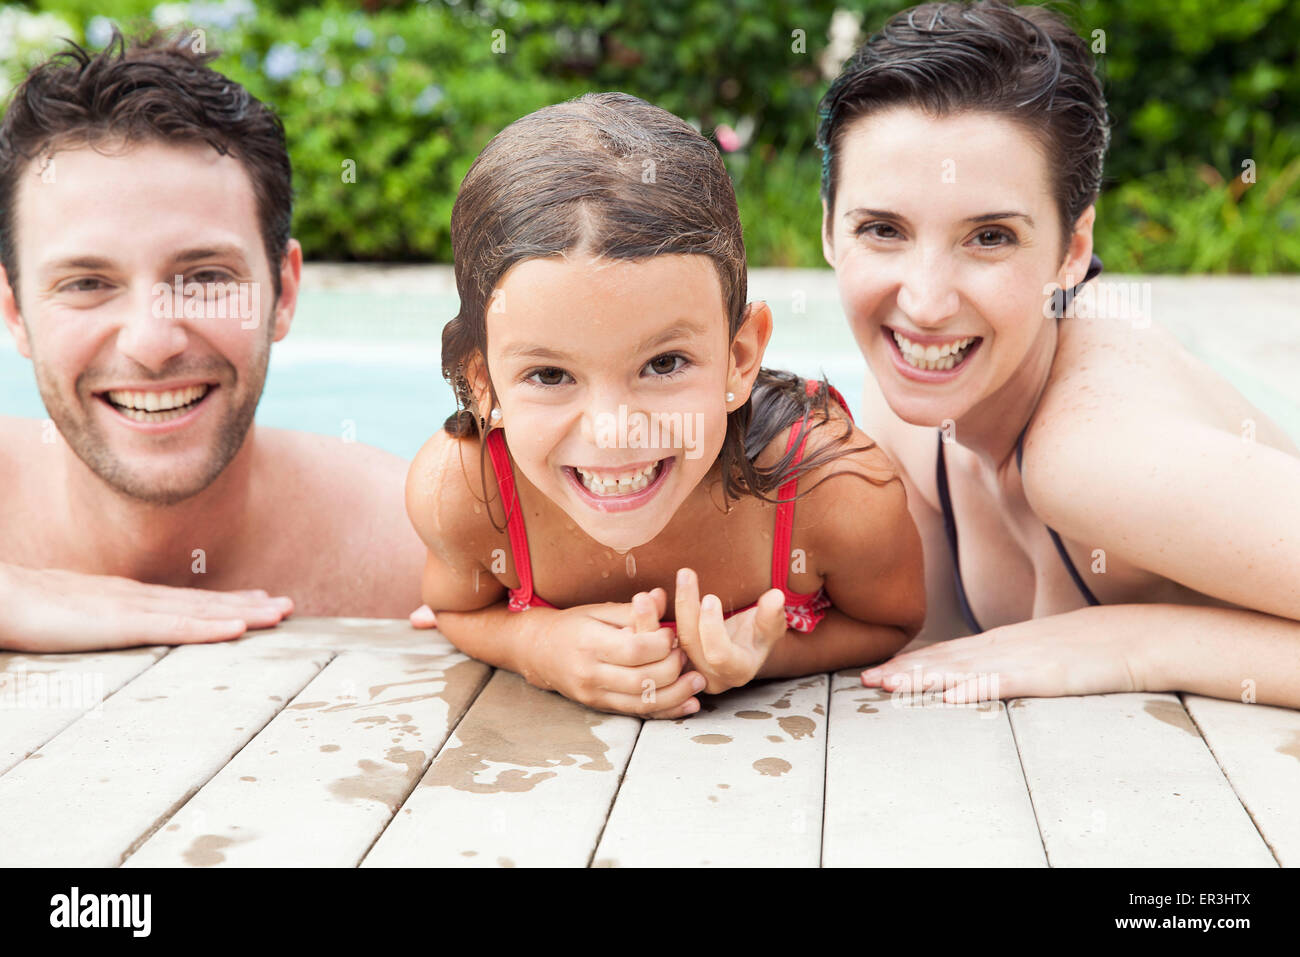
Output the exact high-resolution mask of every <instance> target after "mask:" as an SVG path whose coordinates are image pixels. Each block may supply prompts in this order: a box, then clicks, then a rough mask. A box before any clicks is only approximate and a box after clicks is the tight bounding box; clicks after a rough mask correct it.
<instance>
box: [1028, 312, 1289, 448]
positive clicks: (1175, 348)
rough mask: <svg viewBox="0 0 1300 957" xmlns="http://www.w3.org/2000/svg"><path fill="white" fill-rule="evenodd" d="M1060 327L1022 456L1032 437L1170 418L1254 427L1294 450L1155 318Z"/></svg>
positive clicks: (1156, 423) (1132, 428)
mask: <svg viewBox="0 0 1300 957" xmlns="http://www.w3.org/2000/svg"><path fill="white" fill-rule="evenodd" d="M1059 328H1060V337H1059V340H1058V343H1057V350H1056V357H1055V359H1054V360H1053V365H1052V371H1051V374H1050V376H1049V378H1048V382H1047V386H1046V388H1045V389H1044V392H1043V396H1042V399H1041V400H1040V401H1039V405H1038V408H1037V410H1036V412H1035V415H1034V419H1033V422H1032V423H1031V425H1030V431H1029V433H1028V434H1027V436H1026V441H1025V457H1026V459H1030V458H1031V457H1032V451H1031V449H1032V447H1033V446H1034V445H1037V446H1039V447H1040V448H1046V447H1048V446H1049V445H1051V444H1052V443H1054V442H1059V441H1064V440H1068V437H1069V436H1071V435H1075V436H1080V437H1083V438H1086V439H1088V440H1090V439H1091V438H1093V437H1095V436H1096V435H1098V434H1104V433H1106V432H1118V431H1121V430H1122V431H1123V432H1125V433H1126V434H1135V433H1141V432H1142V431H1143V430H1144V429H1146V430H1149V431H1153V432H1158V431H1160V430H1161V429H1162V423H1164V422H1167V421H1169V420H1170V419H1172V418H1177V419H1180V420H1182V421H1191V422H1196V423H1199V424H1201V425H1204V426H1206V427H1207V428H1211V429H1217V430H1220V431H1223V432H1227V433H1230V434H1232V435H1238V436H1239V435H1241V434H1242V431H1243V429H1245V428H1250V429H1251V430H1252V434H1254V433H1255V431H1256V430H1258V434H1257V435H1255V438H1256V439H1257V440H1258V441H1261V442H1263V443H1265V444H1268V445H1272V446H1274V447H1276V448H1279V449H1280V450H1282V451H1287V452H1289V453H1291V454H1295V452H1296V449H1295V446H1294V444H1293V443H1292V442H1291V440H1290V439H1289V437H1287V435H1286V433H1285V431H1284V430H1282V429H1281V428H1279V427H1278V426H1277V425H1276V424H1274V423H1273V422H1272V420H1270V419H1269V418H1268V417H1267V416H1266V415H1265V414H1264V413H1263V412H1261V411H1260V410H1259V409H1257V408H1256V407H1255V406H1254V405H1253V404H1251V402H1250V401H1249V400H1248V399H1246V398H1245V396H1243V395H1242V394H1241V393H1240V392H1239V391H1237V389H1236V388H1235V387H1234V386H1233V385H1232V383H1231V382H1229V381H1228V380H1227V379H1225V378H1224V377H1223V376H1222V375H1221V374H1219V373H1218V372H1217V371H1215V370H1214V369H1212V368H1210V367H1209V366H1208V365H1206V364H1205V363H1204V362H1202V361H1201V360H1200V359H1198V358H1197V357H1196V356H1194V355H1192V354H1191V352H1189V351H1188V350H1187V348H1186V347H1185V346H1184V345H1183V344H1182V342H1180V341H1179V339H1178V338H1177V337H1176V336H1175V335H1174V334H1173V333H1171V332H1170V331H1169V330H1168V329H1166V328H1165V327H1164V326H1162V325H1160V324H1159V323H1154V322H1144V323H1135V322H1131V321H1121V320H1115V319H1099V318H1092V319H1078V318H1075V319H1066V320H1063V321H1062V322H1061V324H1060V327H1059ZM1045 439H1046V440H1050V441H1042V440H1045Z"/></svg>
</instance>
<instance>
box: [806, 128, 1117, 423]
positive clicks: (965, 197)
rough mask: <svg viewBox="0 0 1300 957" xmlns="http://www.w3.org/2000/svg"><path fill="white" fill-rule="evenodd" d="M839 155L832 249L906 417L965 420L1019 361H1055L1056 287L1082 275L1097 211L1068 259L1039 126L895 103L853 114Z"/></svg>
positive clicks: (845, 298)
mask: <svg viewBox="0 0 1300 957" xmlns="http://www.w3.org/2000/svg"><path fill="white" fill-rule="evenodd" d="M838 164H839V177H838V184H837V192H836V197H835V208H834V209H833V210H827V211H826V217H827V218H826V221H825V222H824V224H823V243H824V247H825V255H826V259H827V261H828V262H829V263H830V264H831V265H832V266H833V267H834V269H835V272H836V276H837V279H838V282H839V287H840V298H841V300H842V302H843V306H844V311H845V314H846V315H847V316H848V319H849V322H850V324H851V325H852V327H853V333H854V336H855V337H856V338H857V340H858V345H859V347H860V348H861V349H862V353H863V355H864V356H865V357H866V359H867V363H868V365H870V367H871V371H872V373H873V374H874V375H875V377H876V380H877V382H878V383H879V384H880V388H881V391H882V392H883V394H884V396H885V399H886V401H888V403H889V405H890V407H891V408H892V409H893V410H894V412H895V413H896V414H897V415H898V416H900V417H901V418H902V419H904V420H906V421H908V422H911V423H913V424H915V425H927V426H938V425H941V424H942V423H943V421H944V420H945V419H951V420H954V421H957V420H960V419H961V417H962V416H963V415H965V414H966V413H968V412H969V411H970V410H971V409H973V408H975V407H976V406H978V405H979V404H980V403H981V402H982V401H983V400H985V399H986V398H988V397H990V396H993V395H995V394H997V393H998V391H999V390H1000V389H1002V388H1003V387H1004V386H1006V385H1007V383H1008V382H1010V381H1011V380H1012V377H1013V376H1014V375H1015V374H1016V373H1017V371H1018V370H1022V369H1023V368H1028V367H1033V366H1034V365H1035V364H1036V363H1041V362H1042V361H1043V360H1044V359H1046V360H1047V361H1049V362H1050V356H1051V353H1052V351H1053V349H1054V345H1055V339H1054V335H1055V329H1054V328H1053V327H1052V324H1053V323H1054V321H1055V320H1053V319H1049V318H1047V317H1046V315H1045V312H1044V302H1045V300H1046V299H1047V298H1048V296H1047V295H1046V293H1045V290H1047V289H1048V287H1049V285H1050V284H1051V283H1054V282H1055V283H1060V284H1061V285H1062V286H1065V287H1066V288H1069V287H1070V286H1072V285H1074V284H1075V283H1077V282H1078V281H1080V280H1081V279H1082V278H1083V274H1084V272H1085V271H1086V263H1087V262H1088V259H1089V257H1090V256H1091V252H1092V249H1091V222H1092V213H1091V210H1090V211H1089V212H1088V213H1087V214H1085V216H1084V217H1082V218H1081V220H1080V224H1081V227H1085V228H1083V232H1084V233H1086V240H1087V241H1086V243H1085V242H1082V241H1073V242H1072V243H1071V248H1070V255H1069V256H1068V257H1065V258H1064V261H1063V252H1062V250H1061V248H1060V243H1061V239H1060V236H1061V231H1060V223H1059V218H1058V214H1057V210H1056V204H1055V202H1054V200H1053V197H1052V192H1051V181H1050V179H1049V175H1048V167H1047V162H1046V160H1045V158H1044V156H1043V153H1042V151H1041V149H1040V147H1039V146H1038V144H1037V142H1036V141H1035V140H1034V138H1033V137H1032V136H1031V135H1030V134H1029V133H1028V132H1026V131H1025V130H1023V129H1022V128H1021V127H1020V126H1018V125H1016V124H1015V123H1014V122H1011V121H1009V120H1007V119H1005V118H1003V117H1000V116H996V115H992V114H986V113H963V114H959V115H955V116H946V117H942V118H936V117H932V116H929V115H927V114H925V113H923V112H921V111H919V110H915V109H912V108H894V109H888V110H884V111H881V112H878V113H873V114H869V115H867V116H865V117H862V118H861V119H858V120H855V121H854V122H853V123H852V125H851V126H850V127H849V128H848V129H847V130H846V131H845V135H844V137H843V138H842V141H841V146H840V150H839V159H838ZM1048 314H1050V313H1048ZM1043 368H1044V369H1045V368H1046V366H1043Z"/></svg>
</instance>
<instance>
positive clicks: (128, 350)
mask: <svg viewBox="0 0 1300 957" xmlns="http://www.w3.org/2000/svg"><path fill="white" fill-rule="evenodd" d="M160 286H161V284H160V285H159V286H142V287H141V289H140V290H139V291H138V292H136V293H135V294H133V295H132V296H130V297H129V301H128V302H126V303H124V304H123V305H124V308H125V309H126V314H125V315H124V316H123V319H122V324H121V328H120V329H119V330H118V333H117V350H118V352H120V353H122V354H123V355H124V356H126V357H127V358H129V359H133V360H135V361H136V362H138V363H139V364H140V365H142V366H144V367H145V368H147V369H150V370H152V371H154V372H158V371H160V370H161V369H162V367H163V366H165V365H166V364H167V362H168V360H170V359H172V358H174V357H175V356H178V355H180V354H181V353H182V352H184V351H185V347H186V346H187V345H188V344H189V334H188V333H187V332H186V330H185V326H184V324H183V320H184V313H183V310H184V308H185V302H184V298H183V297H181V296H175V295H174V294H173V290H172V288H171V286H168V287H167V291H166V292H162V291H161V289H160Z"/></svg>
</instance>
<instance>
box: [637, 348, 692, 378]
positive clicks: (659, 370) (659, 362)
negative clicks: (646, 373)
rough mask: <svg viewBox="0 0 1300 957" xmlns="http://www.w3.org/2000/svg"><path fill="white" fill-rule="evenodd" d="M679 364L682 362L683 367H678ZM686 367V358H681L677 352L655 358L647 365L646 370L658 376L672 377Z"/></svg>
mask: <svg viewBox="0 0 1300 957" xmlns="http://www.w3.org/2000/svg"><path fill="white" fill-rule="evenodd" d="M678 362H680V363H681V365H677V363H678ZM685 365H686V357H685V356H680V355H678V354H677V353H675V352H669V353H665V354H664V355H661V356H655V357H654V358H653V359H651V360H650V361H649V362H647V363H646V368H647V369H649V370H650V371H651V372H653V373H654V374H655V375H657V376H670V375H672V374H673V373H674V372H680V371H681V370H682V369H683V368H684V367H685Z"/></svg>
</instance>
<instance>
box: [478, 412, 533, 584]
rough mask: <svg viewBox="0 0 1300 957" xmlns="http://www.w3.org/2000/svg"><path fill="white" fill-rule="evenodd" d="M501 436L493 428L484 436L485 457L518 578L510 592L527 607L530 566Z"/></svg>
mask: <svg viewBox="0 0 1300 957" xmlns="http://www.w3.org/2000/svg"><path fill="white" fill-rule="evenodd" d="M504 433H505V430H504V429H493V430H492V431H491V432H489V433H488V437H487V444H488V454H489V455H491V457H492V470H493V471H494V472H496V476H497V487H498V488H499V489H500V490H501V501H502V503H503V504H504V506H505V510H506V537H507V538H509V539H510V553H511V554H512V555H514V558H515V572H516V573H517V574H518V575H519V587H518V588H517V589H515V590H514V591H515V594H516V596H517V597H518V599H519V600H520V601H522V602H523V603H524V604H528V603H529V602H531V601H532V599H533V566H532V563H531V562H529V560H528V532H527V531H526V530H525V529H524V511H523V507H522V506H521V505H520V504H519V493H518V491H517V490H516V489H515V477H514V472H513V471H512V470H511V468H510V454H509V453H508V452H507V451H506V440H505V434H504Z"/></svg>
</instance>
